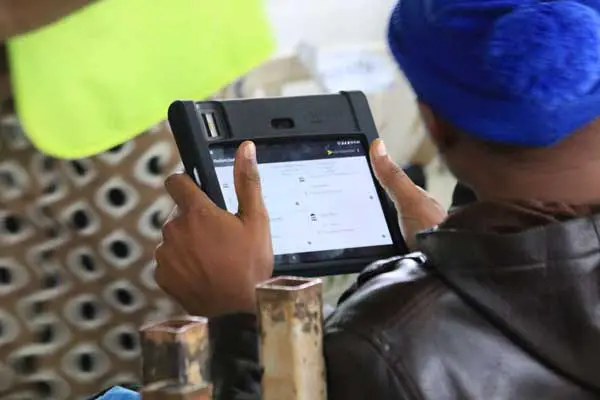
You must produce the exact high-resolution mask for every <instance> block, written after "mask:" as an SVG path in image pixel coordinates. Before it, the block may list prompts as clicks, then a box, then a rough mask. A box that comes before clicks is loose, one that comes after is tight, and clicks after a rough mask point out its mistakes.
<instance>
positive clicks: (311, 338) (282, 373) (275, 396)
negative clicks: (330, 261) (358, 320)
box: [256, 277, 327, 400]
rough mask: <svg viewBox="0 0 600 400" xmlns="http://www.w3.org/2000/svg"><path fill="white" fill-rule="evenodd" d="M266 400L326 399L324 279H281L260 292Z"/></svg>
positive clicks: (260, 324) (274, 280)
mask: <svg viewBox="0 0 600 400" xmlns="http://www.w3.org/2000/svg"><path fill="white" fill-rule="evenodd" d="M256 295H257V301H258V307H259V326H260V344H261V349H260V358H261V364H262V366H263V368H264V375H263V382H262V386H263V399H264V400H283V399H285V400H325V399H326V397H327V388H326V383H325V361H324V358H323V300H322V282H321V280H320V279H303V278H293V277H280V278H276V279H272V280H270V281H267V282H265V283H263V284H261V285H258V286H257V287H256Z"/></svg>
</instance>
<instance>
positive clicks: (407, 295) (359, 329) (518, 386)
mask: <svg viewBox="0 0 600 400" xmlns="http://www.w3.org/2000/svg"><path fill="white" fill-rule="evenodd" d="M377 272H379V273H377ZM365 273H366V276H363V277H359V283H358V284H357V285H356V286H355V287H354V288H352V289H350V291H349V292H348V293H346V294H345V295H344V298H343V301H342V302H341V303H340V305H339V307H338V309H337V310H336V312H335V313H334V314H332V315H331V316H330V318H329V319H328V320H327V321H326V327H325V346H324V349H325V356H326V360H327V373H328V385H329V387H328V392H329V398H330V399H348V398H355V399H368V398H371V397H372V398H377V399H410V400H413V399H415V400H417V399H419V400H420V399H432V400H445V399H448V400H450V399H453V400H454V399H592V398H597V396H595V395H592V394H591V393H590V392H587V391H585V390H583V389H581V388H580V387H578V386H577V385H575V384H573V383H571V382H569V381H568V380H566V379H564V378H562V377H561V376H559V375H557V374H555V373H554V372H553V371H552V370H551V369H549V368H547V367H546V366H544V365H542V364H540V363H539V362H537V361H536V360H535V359H534V358H532V357H531V355H530V354H529V353H528V352H527V351H525V350H523V349H522V348H521V347H519V346H518V345H517V344H515V343H514V342H513V341H512V340H511V339H510V338H509V337H507V336H506V334H505V332H503V331H502V330H500V329H498V327H496V326H495V325H494V324H493V323H491V322H490V321H488V320H487V318H486V317H485V316H482V315H481V314H480V313H479V312H478V311H477V310H476V309H474V308H473V307H471V306H470V305H468V304H467V303H465V301H464V300H463V299H462V298H461V296H459V295H458V294H456V292H455V291H454V290H453V289H452V288H450V287H449V286H448V285H447V284H446V283H445V282H444V280H443V279H441V277H439V276H436V274H435V272H434V271H432V270H430V269H429V268H428V267H427V266H426V261H425V257H424V256H422V255H418V254H414V255H410V256H407V257H403V258H400V259H395V260H394V259H393V260H389V261H387V262H382V263H379V264H377V265H373V266H371V267H370V268H369V269H368V270H366V271H365ZM361 280H362V282H361Z"/></svg>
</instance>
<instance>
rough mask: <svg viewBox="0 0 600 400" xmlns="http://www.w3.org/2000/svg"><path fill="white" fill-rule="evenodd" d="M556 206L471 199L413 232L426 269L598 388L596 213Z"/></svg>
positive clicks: (599, 236)
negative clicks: (438, 221)
mask: <svg viewBox="0 0 600 400" xmlns="http://www.w3.org/2000/svg"><path fill="white" fill-rule="evenodd" d="M554 206H556V205H554ZM490 208H493V209H494V212H490ZM555 208H556V207H555ZM550 209H552V207H550ZM558 209H559V210H562V211H561V212H550V211H547V212H544V206H543V205H542V204H541V203H533V202H532V203H531V204H530V205H529V206H528V205H527V204H517V205H516V206H515V204H510V205H507V204H504V205H502V204H486V203H477V204H474V205H472V206H468V207H466V208H465V209H463V210H460V211H458V213H457V214H456V215H455V216H451V217H449V219H448V221H447V222H446V223H444V224H443V225H442V226H440V227H439V228H438V229H436V230H433V231H430V232H424V233H422V234H421V235H419V237H418V244H419V247H420V250H422V251H423V252H424V253H425V254H426V255H427V257H428V259H429V265H431V266H433V267H432V269H433V271H432V272H433V273H435V274H437V275H438V276H439V277H440V278H441V279H443V280H444V281H446V282H447V283H448V284H449V285H451V286H452V287H454V288H455V290H457V292H458V293H460V294H461V296H462V297H463V298H464V299H465V300H466V301H469V302H470V303H473V304H476V305H477V307H479V308H480V309H481V311H482V312H483V313H485V314H486V315H487V316H488V317H489V319H490V320H493V321H494V323H495V324H498V325H500V326H501V327H502V328H503V330H505V331H507V332H510V333H511V335H512V338H511V339H512V340H513V341H515V342H518V344H519V345H520V346H521V347H523V348H525V349H527V351H529V352H530V353H531V355H532V356H533V357H535V358H537V359H538V360H539V361H540V362H542V363H544V364H545V365H546V366H547V367H548V368H551V369H553V370H555V371H556V372H558V373H560V374H561V375H563V376H565V377H567V378H569V379H571V380H573V381H576V382H577V383H579V384H581V385H584V386H587V387H589V388H591V389H593V390H598V391H600V298H599V296H600V290H599V289H600V214H593V212H595V211H596V207H579V208H578V207H568V206H564V205H561V206H559V207H558ZM483 210H485V212H482V211H483ZM526 214H528V215H526ZM490 216H491V217H490ZM496 217H497V218H496ZM457 219H460V223H455V222H456V220H457ZM469 219H471V222H470V223H466V222H469V221H468V220H469ZM498 221H504V222H501V223H499V222H498ZM523 221H529V224H528V223H523ZM458 225H460V229H458ZM465 227H466V228H465Z"/></svg>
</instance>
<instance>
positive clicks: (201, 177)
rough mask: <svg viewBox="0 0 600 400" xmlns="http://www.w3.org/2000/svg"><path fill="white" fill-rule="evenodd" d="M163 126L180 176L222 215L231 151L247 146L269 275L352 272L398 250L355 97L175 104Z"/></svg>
mask: <svg viewBox="0 0 600 400" xmlns="http://www.w3.org/2000/svg"><path fill="white" fill-rule="evenodd" d="M169 122H170V124H171V127H172V130H173V133H174V136H175V140H176V142H177V145H178V148H179V151H180V154H181V156H182V160H183V163H184V165H185V168H186V171H187V172H188V174H190V176H192V177H193V179H194V180H195V181H196V183H198V184H199V185H200V186H201V187H202V189H203V190H204V191H206V193H207V194H208V195H209V196H210V197H211V198H212V199H213V201H215V203H217V205H219V206H220V207H222V208H224V209H226V210H228V211H230V212H232V213H235V212H237V198H236V195H235V188H234V183H233V161H234V157H235V152H236V150H237V148H238V146H239V145H240V144H241V143H242V142H243V141H244V140H253V141H254V142H255V144H256V147H257V159H258V168H259V172H260V176H261V182H262V190H263V196H264V200H265V204H266V206H267V210H268V212H269V216H270V222H271V236H272V240H273V251H274V254H275V274H276V275H282V274H294V275H301V276H325V275H333V274H340V273H353V272H358V271H360V270H362V269H363V268H364V267H365V266H366V265H367V264H368V263H370V262H372V261H374V260H377V259H380V258H386V257H390V256H394V255H398V254H402V253H405V252H406V246H405V245H404V241H403V240H402V236H401V234H400V231H399V229H398V225H397V217H396V213H395V210H394V208H393V206H392V204H391V202H390V201H389V200H388V198H387V197H386V195H385V193H384V191H383V190H382V189H381V187H380V186H379V185H378V183H377V181H376V179H375V177H374V175H373V171H372V169H371V166H370V163H369V157H368V146H369V143H370V142H372V141H373V140H374V139H375V138H376V137H377V133H376V130H375V128H374V124H373V121H372V117H371V114H370V111H369V109H368V104H367V102H366V98H365V97H364V95H362V94H361V93H356V92H353V93H342V94H340V95H324V96H307V97H295V98H274V99H256V100H232V101H224V102H175V103H174V104H173V105H172V106H171V108H170V110H169Z"/></svg>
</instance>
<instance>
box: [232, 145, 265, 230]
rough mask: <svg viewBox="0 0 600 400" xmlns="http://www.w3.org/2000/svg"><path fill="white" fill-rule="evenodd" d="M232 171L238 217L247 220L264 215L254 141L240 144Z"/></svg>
mask: <svg viewBox="0 0 600 400" xmlns="http://www.w3.org/2000/svg"><path fill="white" fill-rule="evenodd" d="M233 173H234V181H235V192H236V194H237V198H238V204H239V210H238V213H239V215H240V217H241V218H242V219H246V220H247V219H252V218H255V217H258V218H262V217H264V216H266V209H265V205H264V202H263V197H262V190H261V186H260V176H259V174H258V166H257V163H256V146H255V145H254V143H252V142H244V143H242V144H241V146H240V147H239V149H238V151H237V153H236V156H235V164H234V166H233Z"/></svg>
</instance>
